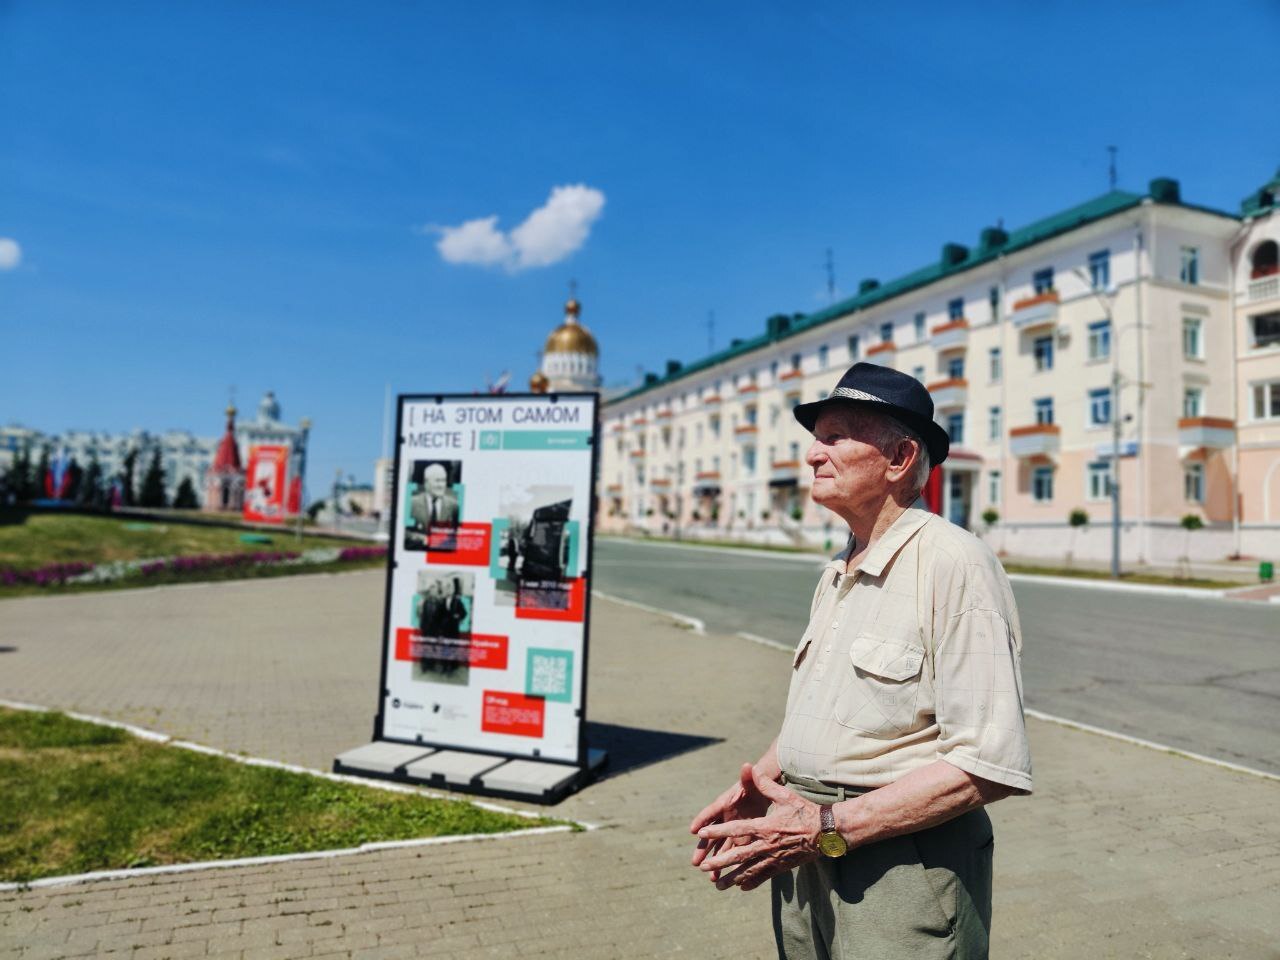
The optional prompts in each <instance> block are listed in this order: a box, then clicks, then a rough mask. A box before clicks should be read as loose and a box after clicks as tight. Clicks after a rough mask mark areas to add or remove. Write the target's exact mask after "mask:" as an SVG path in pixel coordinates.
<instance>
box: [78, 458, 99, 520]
mask: <svg viewBox="0 0 1280 960" xmlns="http://www.w3.org/2000/svg"><path fill="white" fill-rule="evenodd" d="M76 502H77V503H79V504H80V505H81V506H82V507H89V508H90V509H92V510H101V509H102V504H103V490H102V464H101V462H99V460H98V451H96V450H94V451H93V452H91V453H90V454H89V465H88V466H87V467H85V468H84V476H83V477H81V478H80V490H79V494H78V496H77V497H76Z"/></svg>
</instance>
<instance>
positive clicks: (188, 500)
mask: <svg viewBox="0 0 1280 960" xmlns="http://www.w3.org/2000/svg"><path fill="white" fill-rule="evenodd" d="M173 505H174V507H175V508H177V509H178V510H198V509H200V501H199V500H198V499H197V498H196V487H195V484H193V483H192V482H191V478H190V477H183V478H182V482H181V483H180V484H178V492H177V493H175V494H174V495H173Z"/></svg>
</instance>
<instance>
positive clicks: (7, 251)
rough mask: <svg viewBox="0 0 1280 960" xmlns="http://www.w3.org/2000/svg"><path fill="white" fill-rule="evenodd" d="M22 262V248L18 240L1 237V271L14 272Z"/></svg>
mask: <svg viewBox="0 0 1280 960" xmlns="http://www.w3.org/2000/svg"><path fill="white" fill-rule="evenodd" d="M21 262H22V247H20V246H18V241H17V240H12V239H10V238H9V237H0V270H12V269H13V268H14V267H16V266H17V265H18V264H20V263H21Z"/></svg>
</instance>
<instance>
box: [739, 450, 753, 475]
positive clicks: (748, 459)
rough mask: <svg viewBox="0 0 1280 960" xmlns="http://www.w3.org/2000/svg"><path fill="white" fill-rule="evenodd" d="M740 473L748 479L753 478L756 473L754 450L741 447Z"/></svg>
mask: <svg viewBox="0 0 1280 960" xmlns="http://www.w3.org/2000/svg"><path fill="white" fill-rule="evenodd" d="M742 472H743V473H745V474H746V475H747V476H748V477H750V476H754V475H755V472H756V448H755V447H743V449H742Z"/></svg>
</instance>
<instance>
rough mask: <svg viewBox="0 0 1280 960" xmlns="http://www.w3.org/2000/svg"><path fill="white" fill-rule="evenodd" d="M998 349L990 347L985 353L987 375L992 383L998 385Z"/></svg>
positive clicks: (999, 374) (999, 368)
mask: <svg viewBox="0 0 1280 960" xmlns="http://www.w3.org/2000/svg"><path fill="white" fill-rule="evenodd" d="M1001 372H1002V371H1001V366H1000V348H999V347H992V348H991V349H990V350H989V351H987V375H988V376H989V377H990V378H991V382H992V383H999V382H1000V376H1001Z"/></svg>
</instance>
